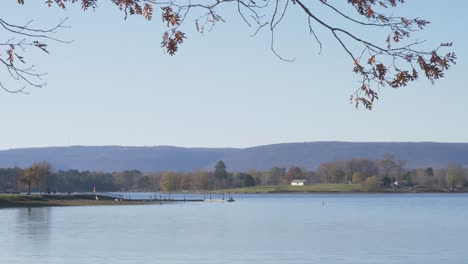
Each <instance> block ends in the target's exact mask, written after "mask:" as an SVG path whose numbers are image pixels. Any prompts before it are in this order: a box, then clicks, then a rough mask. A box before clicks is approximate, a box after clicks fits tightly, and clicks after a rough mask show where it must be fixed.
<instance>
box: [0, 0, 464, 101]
mask: <svg viewBox="0 0 468 264" xmlns="http://www.w3.org/2000/svg"><path fill="white" fill-rule="evenodd" d="M16 1H18V3H19V4H21V5H24V4H25V2H27V1H25V0H16ZM101 1H104V0H101ZM107 1H111V2H112V3H113V4H115V6H116V7H117V9H118V10H120V11H121V12H123V14H124V17H125V18H126V17H127V16H131V15H136V16H142V17H143V18H145V19H147V20H152V19H153V16H154V13H159V14H160V15H161V18H162V22H163V24H164V26H165V27H166V28H167V29H166V31H165V32H164V34H163V36H162V41H161V47H162V48H163V49H164V50H165V52H167V54H169V55H171V56H172V55H174V54H176V52H177V50H178V49H179V45H180V44H182V43H183V42H184V40H185V39H186V34H185V33H184V32H182V31H181V30H180V26H181V25H182V24H184V23H186V21H190V22H191V23H194V24H195V27H196V29H197V31H199V32H201V33H203V32H205V31H209V30H211V29H212V27H213V26H214V25H216V24H217V23H218V22H220V21H221V22H224V19H223V16H222V14H220V13H219V12H222V11H221V6H226V7H227V8H223V9H222V10H223V11H225V12H229V10H230V9H229V7H231V8H232V9H231V12H237V13H238V14H239V16H240V17H241V18H242V19H243V21H244V22H245V24H246V25H247V26H249V27H251V28H252V29H253V35H256V34H257V33H258V32H259V31H260V30H263V29H266V30H269V31H270V33H271V50H272V51H273V53H274V54H275V55H276V56H278V58H280V59H282V60H288V59H285V58H283V57H282V56H281V55H280V54H279V52H277V51H276V49H275V47H274V32H275V29H276V28H277V26H278V25H279V24H280V23H281V22H282V21H283V18H284V17H285V15H286V14H287V12H295V13H296V14H298V15H303V16H304V17H305V18H307V20H306V21H307V22H306V23H307V24H308V28H309V30H310V33H311V35H312V36H313V37H314V39H315V40H316V41H317V43H318V45H319V47H320V50H321V49H322V42H321V41H320V39H319V37H318V34H316V32H317V31H318V29H320V30H321V31H323V32H327V33H328V34H330V36H332V37H333V38H334V39H335V40H336V42H337V43H338V45H340V46H341V47H342V48H343V49H344V51H345V52H346V53H347V54H348V55H349V58H350V64H351V65H352V70H353V71H354V72H355V73H356V74H357V75H358V78H359V85H358V86H357V87H356V90H355V92H353V94H352V95H351V97H350V100H351V102H352V103H353V104H354V105H355V106H356V107H359V106H360V105H363V106H364V107H365V108H367V109H372V107H373V105H374V102H375V101H376V100H377V99H378V98H379V94H378V93H379V91H380V89H381V88H382V87H392V88H400V87H403V86H407V85H408V83H410V82H413V81H415V80H417V79H418V78H419V77H420V76H421V75H423V76H425V77H426V78H427V79H429V80H430V81H431V82H434V81H435V80H437V79H439V78H442V77H444V73H445V71H447V70H448V69H449V68H450V67H451V66H452V65H453V64H455V60H456V55H455V54H454V53H453V52H444V53H442V52H443V50H444V49H447V48H450V47H451V46H452V43H442V44H439V45H436V46H435V47H434V48H429V49H427V48H426V46H427V45H422V44H423V43H424V42H425V41H418V40H413V39H412V36H413V34H414V33H415V32H418V31H421V30H423V29H424V28H425V27H426V26H427V25H428V24H429V21H427V20H423V19H419V18H407V17H401V16H396V15H394V14H393V12H395V10H394V8H395V7H397V6H400V5H402V4H404V2H405V1H404V0H348V1H347V2H345V1H343V3H342V4H341V5H340V6H338V5H337V4H336V3H334V1H331V0H308V1H306V0H255V1H254V0H169V1H167V0H107ZM97 2H98V1H97V0H46V1H45V3H46V5H48V6H49V7H52V6H58V7H59V8H61V9H65V8H66V7H67V5H69V4H80V5H81V8H82V9H83V10H84V11H86V10H90V9H95V8H97V7H98V6H97ZM335 2H336V1H335ZM349 7H351V8H349ZM320 8H322V9H320ZM325 9H327V10H328V11H331V13H332V14H334V15H335V16H337V17H340V18H341V20H337V19H334V18H332V16H331V15H327V17H326V18H324V17H321V14H322V12H321V10H325ZM332 19H333V20H332ZM331 21H333V22H331ZM335 21H344V22H342V24H341V25H336V23H338V22H335ZM64 22H65V20H62V21H60V22H59V23H58V25H56V26H54V27H52V28H49V29H41V28H34V27H32V26H31V25H30V23H27V24H26V25H21V26H19V25H14V24H10V23H8V22H7V21H5V20H3V19H1V18H0V30H3V31H4V33H5V34H2V38H3V37H4V36H6V35H7V34H11V35H16V36H17V35H19V36H21V38H17V37H11V38H7V39H8V40H6V41H4V42H3V43H1V42H0V46H2V47H3V48H4V49H5V51H6V52H2V53H0V54H1V55H0V62H1V64H2V66H3V71H6V72H8V73H9V74H10V75H11V77H12V78H13V79H14V80H17V81H19V82H20V83H22V84H23V85H24V86H22V87H20V88H17V89H11V88H9V87H7V86H6V85H4V84H3V83H2V82H1V80H0V88H3V89H4V90H5V91H8V92H13V93H18V92H25V89H26V88H27V87H28V86H33V87H41V86H43V85H45V82H43V81H42V78H41V77H42V74H39V73H36V71H35V69H34V67H33V66H30V65H29V64H27V63H26V61H25V59H24V56H25V55H24V53H25V51H26V50H27V48H28V47H34V48H39V49H41V50H43V51H44V52H48V50H47V41H59V42H64V41H62V40H60V39H56V38H54V37H52V35H51V34H52V33H54V32H56V31H57V30H59V29H61V28H63V27H65V26H64ZM350 25H352V26H353V27H352V28H354V30H350V29H348V28H351V27H350ZM374 29H375V30H374ZM365 30H367V31H373V32H379V33H380V34H381V35H382V39H381V41H374V40H371V39H367V38H366V37H363V36H366V31H365ZM17 39H20V40H19V41H16V42H15V40H17Z"/></svg>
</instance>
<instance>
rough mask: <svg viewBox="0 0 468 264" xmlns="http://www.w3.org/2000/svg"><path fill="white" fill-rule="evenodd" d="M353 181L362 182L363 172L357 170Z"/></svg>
mask: <svg viewBox="0 0 468 264" xmlns="http://www.w3.org/2000/svg"><path fill="white" fill-rule="evenodd" d="M352 182H353V183H360V182H361V174H360V173H359V172H355V173H354V174H353V178H352Z"/></svg>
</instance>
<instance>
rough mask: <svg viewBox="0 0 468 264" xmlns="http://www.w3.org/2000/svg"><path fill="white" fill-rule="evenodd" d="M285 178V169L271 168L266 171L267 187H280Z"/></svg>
mask: <svg viewBox="0 0 468 264" xmlns="http://www.w3.org/2000/svg"><path fill="white" fill-rule="evenodd" d="M285 176H286V169H285V168H279V167H273V168H271V169H270V170H269V171H268V179H267V185H280V184H281V181H282V179H283V178H284V177H285Z"/></svg>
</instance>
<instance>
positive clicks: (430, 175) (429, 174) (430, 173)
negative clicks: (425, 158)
mask: <svg viewBox="0 0 468 264" xmlns="http://www.w3.org/2000/svg"><path fill="white" fill-rule="evenodd" d="M426 175H427V176H429V177H434V169H433V168H426Z"/></svg>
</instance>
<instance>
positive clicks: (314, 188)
mask: <svg viewBox="0 0 468 264" xmlns="http://www.w3.org/2000/svg"><path fill="white" fill-rule="evenodd" d="M360 189H361V186H360V185H359V184H310V185H306V186H290V185H278V186H258V187H246V188H236V189H225V190H219V191H215V193H222V192H225V193H226V192H230V193H276V192H359V191H360Z"/></svg>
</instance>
